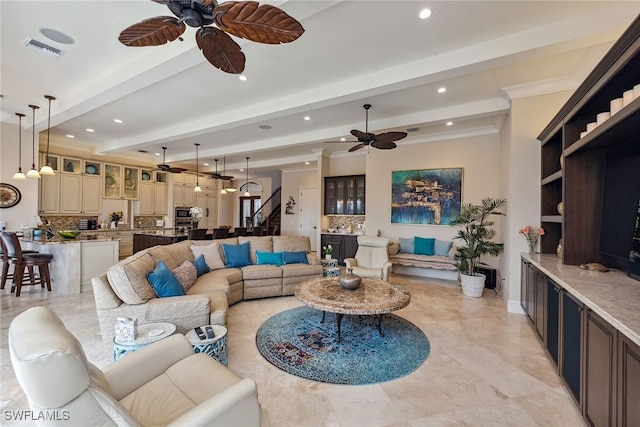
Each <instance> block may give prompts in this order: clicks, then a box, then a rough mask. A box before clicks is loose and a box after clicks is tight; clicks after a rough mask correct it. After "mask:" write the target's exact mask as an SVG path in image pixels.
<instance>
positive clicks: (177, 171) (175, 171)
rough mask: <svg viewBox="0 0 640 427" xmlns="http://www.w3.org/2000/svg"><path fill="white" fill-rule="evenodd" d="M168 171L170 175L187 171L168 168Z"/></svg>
mask: <svg viewBox="0 0 640 427" xmlns="http://www.w3.org/2000/svg"><path fill="white" fill-rule="evenodd" d="M168 171H169V172H171V173H181V172H186V171H187V170H186V169H185V168H169V169H168Z"/></svg>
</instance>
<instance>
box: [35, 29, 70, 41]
mask: <svg viewBox="0 0 640 427" xmlns="http://www.w3.org/2000/svg"><path fill="white" fill-rule="evenodd" d="M40 34H42V35H43V36H45V37H46V38H48V39H49V40H53V41H54V42H58V43H62V44H74V43H75V42H76V41H75V40H74V39H73V38H72V37H71V36H68V35H66V34H65V33H61V32H60V31H58V30H52V29H51V28H40Z"/></svg>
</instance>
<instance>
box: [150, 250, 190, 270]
mask: <svg viewBox="0 0 640 427" xmlns="http://www.w3.org/2000/svg"><path fill="white" fill-rule="evenodd" d="M169 246H173V245H164V246H154V247H152V248H149V249H147V252H148V253H149V255H151V257H152V258H153V260H154V261H155V262H156V264H157V263H158V262H159V261H162V262H163V263H164V265H166V266H167V267H168V268H169V269H171V270H173V269H174V268H176V267H177V266H179V265H180V264H182V263H180V264H179V263H177V262H176V261H175V260H174V259H173V251H172V250H171V249H169Z"/></svg>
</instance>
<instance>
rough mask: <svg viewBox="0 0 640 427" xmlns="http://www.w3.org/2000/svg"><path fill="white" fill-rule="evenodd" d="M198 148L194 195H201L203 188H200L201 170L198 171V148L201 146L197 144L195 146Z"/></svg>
mask: <svg viewBox="0 0 640 427" xmlns="http://www.w3.org/2000/svg"><path fill="white" fill-rule="evenodd" d="M193 145H195V146H196V188H194V189H193V192H194V193H200V192H202V188H200V181H199V179H200V176H199V175H198V173H199V169H198V147H199V146H200V144H198V143H197V142H196V143H195V144H193Z"/></svg>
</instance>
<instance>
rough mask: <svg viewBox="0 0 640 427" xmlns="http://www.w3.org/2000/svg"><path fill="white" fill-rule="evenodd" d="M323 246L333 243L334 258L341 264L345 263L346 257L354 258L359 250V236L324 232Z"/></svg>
mask: <svg viewBox="0 0 640 427" xmlns="http://www.w3.org/2000/svg"><path fill="white" fill-rule="evenodd" d="M320 242H321V247H325V246H327V245H331V247H333V253H332V256H333V258H335V259H337V260H338V263H339V264H340V265H345V264H344V259H345V258H353V257H355V256H356V251H357V250H358V236H352V235H344V234H322V235H321V237H320Z"/></svg>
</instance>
